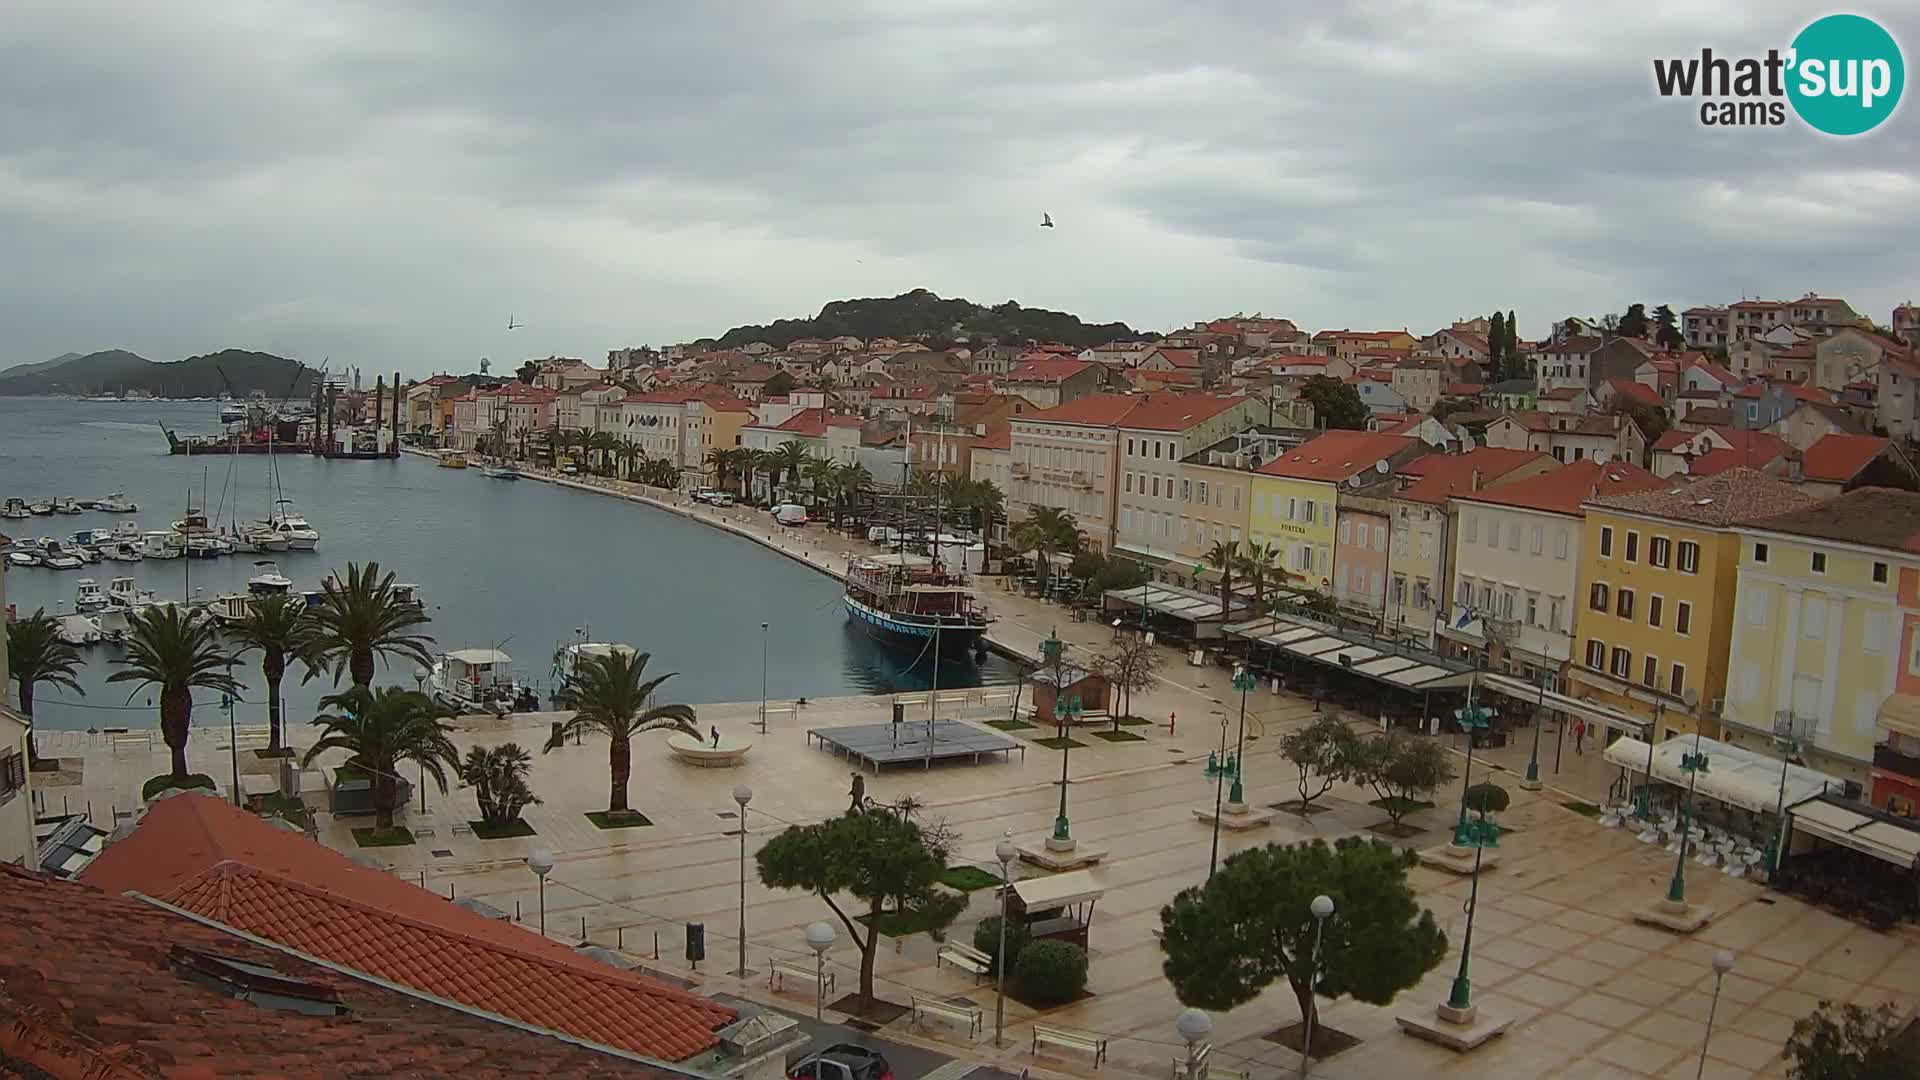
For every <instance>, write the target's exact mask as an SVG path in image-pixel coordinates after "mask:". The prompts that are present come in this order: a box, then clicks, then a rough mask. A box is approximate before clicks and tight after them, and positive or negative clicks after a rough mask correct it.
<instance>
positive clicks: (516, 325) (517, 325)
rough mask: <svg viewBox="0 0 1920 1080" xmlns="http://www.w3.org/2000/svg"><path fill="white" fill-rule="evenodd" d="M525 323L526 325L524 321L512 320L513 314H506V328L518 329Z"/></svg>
mask: <svg viewBox="0 0 1920 1080" xmlns="http://www.w3.org/2000/svg"><path fill="white" fill-rule="evenodd" d="M525 325H527V324H526V323H520V322H514V321H513V316H511V315H509V316H507V329H509V330H518V329H520V328H521V327H523V326H525Z"/></svg>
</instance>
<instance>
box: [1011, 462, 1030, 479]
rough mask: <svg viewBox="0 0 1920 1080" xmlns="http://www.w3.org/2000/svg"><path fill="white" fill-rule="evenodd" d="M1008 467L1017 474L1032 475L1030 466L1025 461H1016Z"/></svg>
mask: <svg viewBox="0 0 1920 1080" xmlns="http://www.w3.org/2000/svg"><path fill="white" fill-rule="evenodd" d="M1008 468H1009V469H1011V470H1012V472H1013V475H1015V476H1020V477H1025V476H1029V475H1031V471H1030V468H1029V466H1028V465H1027V464H1026V463H1025V462H1023V461H1016V462H1014V463H1013V464H1012V465H1010V466H1008Z"/></svg>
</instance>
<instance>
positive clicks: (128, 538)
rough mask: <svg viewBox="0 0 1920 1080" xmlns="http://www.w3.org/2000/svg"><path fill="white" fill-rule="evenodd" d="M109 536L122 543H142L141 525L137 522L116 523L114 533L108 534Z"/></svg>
mask: <svg viewBox="0 0 1920 1080" xmlns="http://www.w3.org/2000/svg"><path fill="white" fill-rule="evenodd" d="M107 536H108V538H109V539H111V540H115V541H119V542H122V543H128V544H138V543H139V542H140V523H139V522H137V521H118V522H115V523H114V526H113V531H112V532H111V533H108V534H107Z"/></svg>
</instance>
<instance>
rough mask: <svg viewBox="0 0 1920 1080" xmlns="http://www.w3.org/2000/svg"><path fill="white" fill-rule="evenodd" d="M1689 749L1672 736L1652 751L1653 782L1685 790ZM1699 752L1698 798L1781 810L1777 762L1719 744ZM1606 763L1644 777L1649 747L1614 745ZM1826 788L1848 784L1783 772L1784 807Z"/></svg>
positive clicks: (1791, 769) (1688, 740) (1687, 742)
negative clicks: (1703, 762)
mask: <svg viewBox="0 0 1920 1080" xmlns="http://www.w3.org/2000/svg"><path fill="white" fill-rule="evenodd" d="M1693 743H1694V739H1693V736H1691V735H1676V736H1674V737H1673V738H1671V739H1668V740H1667V741H1666V742H1663V743H1660V744H1658V745H1656V746H1655V747H1654V748H1653V778H1654V779H1655V780H1659V781H1662V782H1664V783H1668V784H1672V785H1674V786H1676V787H1686V786H1687V785H1688V783H1690V782H1691V781H1692V778H1691V777H1689V776H1688V775H1687V772H1686V770H1685V769H1682V768H1681V767H1680V759H1681V758H1682V757H1683V756H1685V755H1687V754H1691V753H1693ZM1700 752H1701V753H1703V754H1705V755H1707V768H1706V771H1704V772H1702V773H1701V774H1700V776H1699V783H1698V786H1697V788H1696V790H1697V791H1698V792H1699V794H1700V795H1701V796H1702V797H1704V798H1708V799H1712V800H1714V801H1715V802H1722V803H1726V804H1727V805H1728V806H1737V807H1739V808H1740V809H1742V810H1751V811H1753V812H1754V813H1756V814H1771V813H1773V812H1774V810H1775V808H1777V807H1778V806H1779V805H1780V764H1781V762H1780V759H1779V758H1776V757H1769V756H1768V755H1766V754H1760V753H1755V752H1754V751H1752V750H1747V749H1744V748H1742V747H1738V746H1735V745H1733V744H1732V743H1724V742H1721V741H1720V740H1718V739H1705V738H1703V739H1701V740H1700ZM1606 758H1607V761H1608V762H1610V763H1612V764H1614V765H1618V766H1620V767H1621V768H1623V769H1625V770H1627V771H1628V772H1630V773H1644V772H1646V771H1647V744H1646V743H1645V742H1643V741H1641V740H1639V739H1634V738H1621V739H1615V740H1614V741H1613V743H1612V745H1610V746H1608V747H1607V753H1606ZM1829 786H1831V787H1832V789H1833V790H1835V791H1839V790H1842V789H1844V788H1845V787H1846V784H1845V782H1843V781H1842V780H1841V779H1840V778H1839V777H1837V776H1828V775H1827V774H1826V773H1823V772H1819V771H1817V770H1814V769H1809V768H1806V767H1805V766H1802V765H1788V766H1787V787H1786V791H1787V798H1786V803H1787V805H1788V806H1792V805H1793V804H1795V803H1797V802H1804V801H1805V800H1807V799H1810V798H1813V797H1814V796H1816V795H1819V794H1820V793H1821V792H1823V791H1826V790H1827V789H1828V787H1829Z"/></svg>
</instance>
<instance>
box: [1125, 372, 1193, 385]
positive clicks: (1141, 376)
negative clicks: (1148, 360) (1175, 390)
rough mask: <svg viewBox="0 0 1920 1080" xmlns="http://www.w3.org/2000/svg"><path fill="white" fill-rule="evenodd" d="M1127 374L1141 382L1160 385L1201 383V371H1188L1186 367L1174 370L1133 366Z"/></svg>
mask: <svg viewBox="0 0 1920 1080" xmlns="http://www.w3.org/2000/svg"><path fill="white" fill-rule="evenodd" d="M1127 374H1128V375H1129V376H1131V377H1132V378H1134V379H1137V380H1139V381H1140V382H1143V383H1155V384H1157V385H1160V386H1166V385H1168V384H1173V385H1175V386H1192V387H1198V386H1199V385H1200V373H1199V372H1197V371H1188V370H1186V369H1185V368H1181V369H1177V370H1174V371H1156V370H1154V369H1153V368H1132V369H1130V370H1129V371H1128V372H1127Z"/></svg>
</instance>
